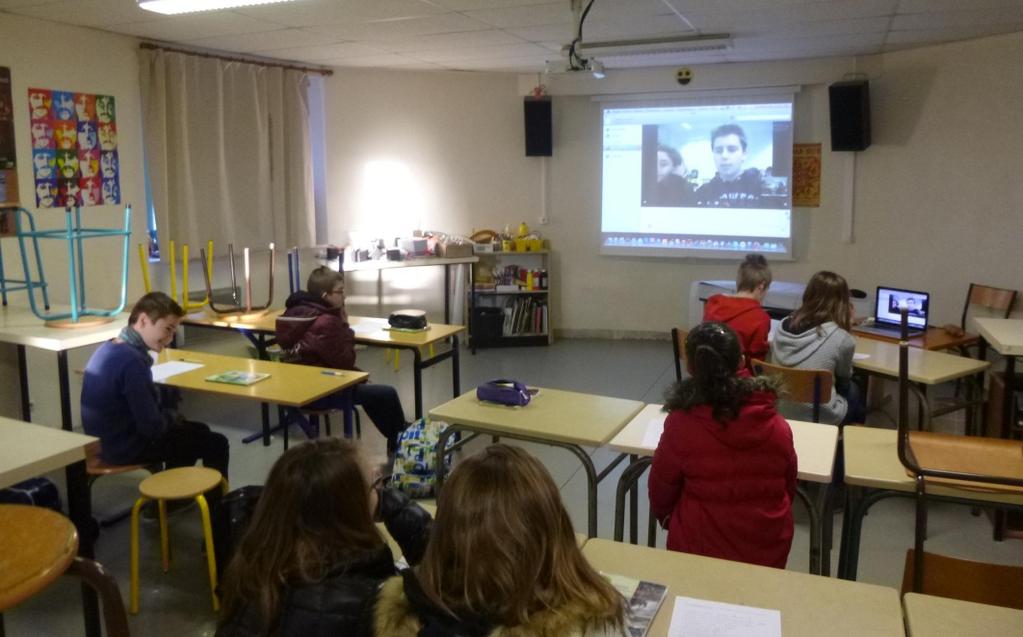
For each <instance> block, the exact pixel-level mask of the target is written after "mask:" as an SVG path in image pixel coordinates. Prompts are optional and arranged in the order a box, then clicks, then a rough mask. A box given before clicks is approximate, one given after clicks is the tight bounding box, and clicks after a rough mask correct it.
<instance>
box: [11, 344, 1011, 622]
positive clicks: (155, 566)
mask: <svg viewBox="0 0 1023 637" xmlns="http://www.w3.org/2000/svg"><path fill="white" fill-rule="evenodd" d="M188 336H189V338H190V339H191V340H190V341H189V342H188V343H187V346H188V347H192V348H195V349H205V350H211V351H218V352H223V353H234V354H244V353H245V350H246V346H245V341H244V340H243V339H242V338H241V337H239V336H235V335H220V336H211V333H210V332H206V333H195V334H190V335H188ZM359 365H360V366H361V367H362V368H363V369H365V370H366V371H369V372H370V373H371V378H372V380H373V381H374V382H379V383H390V384H393V385H395V386H397V387H398V390H399V392H400V393H401V396H402V400H403V403H404V405H405V407H406V409H407V410H408V411H407V415H408V417H409V418H411V415H412V414H411V411H412V372H411V359H410V357H409V356H408V355H407V353H406V355H405V356H403V357H402V358H401V368H400V370H398V371H394V369H393V367H391V364H390V363H388V362H387V361H385V359H384V353H383V350H380V349H363V350H361V351H360V352H359ZM461 369H462V389H463V390H467V389H469V388H472V387H475V386H476V385H477V384H478V383H480V382H482V381H484V380H488V379H491V378H497V377H511V378H517V379H521V380H523V381H525V382H528V383H529V384H533V385H539V386H547V387H556V388H559V389H568V390H575V391H583V392H590V393H596V394H605V395H610V396H618V397H622V398H630V399H634V400H641V401H645V402H661V396H662V393H663V391H664V390H665V388H666V387H667V386H668V385H669V383H670V382H671V381H672V380H673V379H674V369H673V366H672V363H671V349H670V347H669V345H668V343H666V342H643V341H588V340H562V341H559V342H557V343H555V344H554V345H553V346H551V347H539V348H521V349H495V350H480V351H479V353H478V354H477V355H475V356H472V355H470V354H469V353H468V351H466V350H463V354H462V365H461ZM450 396H451V375H450V364H449V363H442V364H441V365H438V366H437V367H435V368H432V369H429V370H426V371H425V372H424V397H425V404H426V405H427V407H429V406H432V405H436V404H439V403H441V402H443V401H445V400H447V399H448V398H450ZM183 410H184V411H185V413H186V415H188V416H189V417H190V418H193V419H198V420H204V421H206V422H209V423H211V424H213V425H214V427H215V428H216V429H217V430H219V431H221V432H223V433H224V434H225V435H227V436H228V437H229V438H230V440H231V450H232V457H231V476H230V478H231V486H232V488H234V487H239V486H242V485H245V484H259V483H261V482H262V481H263V480H264V478H265V476H266V474H267V472H268V470H269V468H270V466H271V465H272V463H273V462H274V460H275V459H276V458H277V457H278V456H279V455H280V452H281V449H282V445H281V440H280V438H279V437H275V439H274V441H273V444H272V445H271V446H270V447H263V446H262V445H261V444H259V443H258V442H257V443H253V444H248V445H243V444H242V442H241V439H242V438H243V437H245V436H246V435H248V434H250V433H252V432H254V431H256V430H257V429H258V427H259V409H258V407H257V406H255V405H253V404H249V403H247V402H244V401H224V400H222V399H216V400H214V399H211V398H209V397H206V396H201V395H197V394H194V395H188V396H186V399H185V403H184V405H183ZM363 420H364V427H363V437H362V442H361V444H362V445H363V447H364V449H365V452H366V454H367V455H368V456H370V457H371V458H372V459H374V460H377V461H380V460H383V459H384V441H383V438H382V437H381V436H380V435H379V434H378V433H377V432H376V430H375V429H374V428H373V426H372V425H371V424H370V423H369V421H368V420H367V419H365V418H363ZM868 421H870V422H872V423H873V422H877V423H879V425H878V426H891V425H890V424H885V423H889V422H890V419H889V418H887V417H886V416H885V415H884V414H878V413H875V414H872V415H871V416H870V417H869V418H868ZM940 427H943V428H945V429H950V430H955V429H956V428H957V427H958V428H960V429H961V423H960V422H959V421H957V420H954V419H946V420H944V421H942V422H941V423H940ZM336 433H337V432H336V430H335V435H336ZM292 437H293V440H294V439H299V440H301V439H302V437H303V436H302V434H301V432H298V431H294V432H293V434H292ZM478 444H483V443H482V442H480V443H478ZM523 446H525V447H527V448H529V449H530V450H531V451H532V452H534V453H535V454H536V455H537V456H538V457H540V458H541V459H543V461H544V463H545V464H546V466H547V467H548V469H550V471H551V473H552V475H553V476H554V478H555V480H556V481H557V483H558V484H559V485H560V486H561V491H562V494H563V498H564V501H565V504H566V506H567V508H568V510H569V512H570V514H571V516H572V520H573V522H574V524H575V526H576V528H577V529H578V530H580V531H585V529H586V486H585V480H584V478H583V476H582V472H581V470H580V467H579V466H578V463H577V462H576V461H574V459H573V458H572V457H571V456H570V455H569V454H567V452H564V451H561V450H556V449H551V448H547V447H542V446H536V445H528V444H524V445H523ZM469 449H470V451H471V449H472V447H471V446H470V448H469ZM592 455H593V458H594V462H595V464H596V466H597V468H598V470H599V469H600V468H601V467H603V466H605V465H606V464H607V463H608V462H609V461H610V460H612V459H613V457H614V454H612V453H610V452H608V451H606V450H595V451H593V454H592ZM621 469H622V467H618V468H617V469H616V470H615V471H614V472H613V473H612V474H611V476H610V477H609V478H608V479H607V480H606V481H605V482H603V483H601V488H600V494H599V506H600V509H599V535H600V537H606V538H609V537H611V531H612V514H613V510H612V506H613V498H614V486H615V484H616V482H617V478H618V476H619V475H620V473H621ZM53 477H54V478H55V479H57V480H58V481H61V476H60V475H55V476H53ZM141 477H142V476H141V475H136V474H131V475H126V476H113V477H110V478H104V479H102V480H100V481H99V482H97V483H96V485H95V487H94V490H93V501H94V510H95V512H96V514H97V516H98V517H105V516H106V515H109V514H111V513H114V512H116V511H118V510H120V509H123V508H125V507H127V506H129V505H130V503H131V502H132V501H133V500H134V498H135V497H136V493H137V491H136V485H137V483H138V481H139V479H140V478H141ZM640 488H641V493H645V478H644V480H643V481H642V482H641V485H640ZM640 500H641V508H640V518H639V519H640V520H645V519H646V506H645V503H644V502H643V500H645V498H641V499H640ZM796 518H797V519H796V535H795V539H794V541H793V546H792V552H791V553H790V556H789V563H788V568H789V569H790V570H795V571H802V572H806V570H807V565H808V559H807V551H808V526H807V520H806V516H805V514H804V513H803V511H802V509H801V507H800V506H799V505H797V506H796ZM840 528H841V513H838V514H836V516H835V529H836V538H835V544H836V545H837V544H838V537H837V533H838V529H840ZM929 533H930V535H929V538H928V548H930V549H933V550H935V551H938V552H941V553H947V554H950V555H957V556H961V557H967V558H972V559H978V560H986V561H992V562H1002V563H1013V564H1023V543H1021V542H1020V541H1006V542H993V541H992V539H991V529H990V525H989V523H988V521H987V519H986V517H985V516H980V517H974V516H972V515H971V514H970V511H969V509H968V508H966V507H961V506H954V505H942V504H935V505H932V507H931V517H930V527H929ZM641 534H642V532H641ZM200 535H201V534H200V530H199V520H198V513H197V511H196V510H195V509H194V508H193V509H192V510H190V511H187V510H186V511H182V512H180V513H177V514H175V515H174V516H172V518H171V541H172V546H173V548H174V550H175V553H174V562H173V565H172V568H171V570H170V572H169V573H166V574H165V573H163V572H162V570H161V567H160V557H159V534H158V529H157V527H156V525H155V524H154V523H144V524H143V529H142V567H141V612H140V613H139V614H138V615H137V616H135V617H132V618H130V622H131V628H132V632H133V634H135V635H146V636H152V637H160V636H167V637H181V636H182V635H212V634H213V630H214V625H215V621H216V616H215V614H214V613H213V611H212V609H211V606H210V599H209V588H208V585H207V582H206V576H205V568H204V563H203V562H202V558H201V555H200V552H199V544H200V540H199V538H200ZM128 537H129V532H128V522H127V521H123V522H120V523H118V524H116V525H114V526H111V527H109V528H107V529H104V530H103V532H102V533H101V535H100V538H99V540H98V542H97V546H96V553H97V559H98V560H99V561H100V562H102V563H103V564H104V565H105V566H107V567H108V568H109V569H110V570H111V571H112V572H113V573H114V574H115V576H116V577H117V579H118V582H119V583H120V586H121V592H122V594H123V595H124V597H125V600H127V596H128V582H129V579H128V568H129V561H128V546H129V544H128ZM912 538H913V503H912V501H911V500H908V499H901V498H897V499H890V500H886V501H883V502H881V503H879V504H878V505H876V506H875V507H874V508H873V509H872V510H871V512H870V515H868V516H867V518H866V520H865V522H864V528H863V541H862V548H861V556H860V563H859V580H860V581H863V582H870V583H875V584H883V585H887V586H892V587H898V586H899V584H900V582H901V576H902V564H903V559H904V555H905V551H906V549H907V548H908V547H909V546H910V545H911V543H912ZM663 542H664V537H663V533H661V535H660V536H659V544H660V545H662V546H663ZM837 561H838V551H837V546H836V549H835V550H834V551H833V553H832V565H833V568H834V566H837ZM4 618H5V620H6V627H7V635H8V636H10V637H18V636H36V635H76V634H81V632H82V631H81V607H80V605H79V603H78V594H77V587H76V585H75V584H74V582H73V581H70V580H67V579H66V578H65V579H64V580H61V581H59V582H58V583H57V584H55V585H54V586H53V587H51V588H50V589H49V590H47V591H45V592H44V593H42V594H39V595H37V596H36V597H35V598H33V599H32V600H30V601H29V602H26V603H25V604H23V605H22V606H20V607H18V608H16V609H14V610H12V611H9V612H7V613H5V615H4Z"/></svg>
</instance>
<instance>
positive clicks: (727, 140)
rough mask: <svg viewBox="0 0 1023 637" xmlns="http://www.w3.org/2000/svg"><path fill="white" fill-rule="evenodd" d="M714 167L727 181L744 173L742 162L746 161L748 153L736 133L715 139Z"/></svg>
mask: <svg viewBox="0 0 1023 637" xmlns="http://www.w3.org/2000/svg"><path fill="white" fill-rule="evenodd" d="M712 148H713V151H714V165H715V166H716V167H717V169H718V174H719V175H721V178H722V179H724V180H725V181H731V180H732V179H735V178H737V177H738V176H739V174H740V173H741V172H742V162H744V161H746V151H745V150H743V148H742V140H741V139H739V136H738V135H736V134H735V133H732V134H729V135H722V136H721V137H716V138H714V144H713V147H712Z"/></svg>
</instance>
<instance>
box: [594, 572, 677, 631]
mask: <svg viewBox="0 0 1023 637" xmlns="http://www.w3.org/2000/svg"><path fill="white" fill-rule="evenodd" d="M602 575H603V576H604V577H606V578H607V579H608V581H610V582H611V585H612V586H614V587H615V589H616V590H617V591H618V592H619V593H621V594H622V597H624V598H625V601H626V602H627V603H628V608H627V609H626V614H625V615H626V616H625V623H626V628H627V629H628V631H629V635H630V637H643V636H644V635H646V634H647V631H648V630H649V629H650V624H651V623H653V621H654V616H656V615H657V611H658V609H660V607H661V603H662V602H664V597H665V595H666V594H667V592H668V587H667V586H665V585H664V584H658V583H656V582H649V581H647V580H638V579H633V578H631V577H626V576H625V575H618V574H616V573H602Z"/></svg>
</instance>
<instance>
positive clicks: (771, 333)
mask: <svg viewBox="0 0 1023 637" xmlns="http://www.w3.org/2000/svg"><path fill="white" fill-rule="evenodd" d="M780 328H781V321H779V320H778V319H771V329H769V330H768V331H767V342H768V343H773V342H774V337H775V335H777V334H778V330H779V329H780Z"/></svg>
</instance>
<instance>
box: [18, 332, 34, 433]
mask: <svg viewBox="0 0 1023 637" xmlns="http://www.w3.org/2000/svg"><path fill="white" fill-rule="evenodd" d="M18 381H19V382H20V383H21V419H22V420H24V421H25V422H32V397H31V396H30V395H29V393H28V358H27V354H26V352H25V346H24V345H18Z"/></svg>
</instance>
